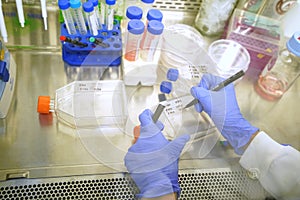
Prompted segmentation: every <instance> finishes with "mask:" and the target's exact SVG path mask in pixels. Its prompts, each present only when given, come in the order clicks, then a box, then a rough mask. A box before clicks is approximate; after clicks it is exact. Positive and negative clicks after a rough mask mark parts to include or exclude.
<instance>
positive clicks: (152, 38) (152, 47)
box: [141, 20, 164, 62]
mask: <svg viewBox="0 0 300 200" xmlns="http://www.w3.org/2000/svg"><path fill="white" fill-rule="evenodd" d="M163 30H164V25H163V24H162V23H161V22H160V21H157V20H151V21H150V22H149V23H148V26H147V31H146V34H145V39H144V43H143V46H141V49H142V51H141V58H142V59H143V60H144V61H147V62H151V61H152V60H153V57H154V54H155V51H156V48H157V45H158V42H159V39H160V36H161V34H162V32H163Z"/></svg>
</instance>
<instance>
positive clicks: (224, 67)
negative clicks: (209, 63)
mask: <svg viewBox="0 0 300 200" xmlns="http://www.w3.org/2000/svg"><path fill="white" fill-rule="evenodd" d="M208 55H209V56H210V57H211V58H212V60H213V61H214V62H215V63H216V64H217V65H216V69H217V70H216V71H217V73H218V75H219V76H221V77H224V78H229V77H230V76H232V75H234V74H235V73H237V72H239V71H240V70H243V71H244V72H246V71H247V69H248V66H249V63H250V54H249V52H248V51H247V49H246V48H245V47H243V46H242V45H240V44H239V43H238V42H235V41H233V40H223V39H222V40H216V41H214V42H213V43H212V44H211V45H210V46H209V48H208Z"/></svg>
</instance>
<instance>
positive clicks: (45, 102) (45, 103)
mask: <svg viewBox="0 0 300 200" xmlns="http://www.w3.org/2000/svg"><path fill="white" fill-rule="evenodd" d="M37 112H38V113H41V114H49V113H50V96H39V98H38V105H37Z"/></svg>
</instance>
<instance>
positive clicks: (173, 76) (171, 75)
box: [167, 68, 179, 81]
mask: <svg viewBox="0 0 300 200" xmlns="http://www.w3.org/2000/svg"><path fill="white" fill-rule="evenodd" d="M178 77H179V71H178V69H174V68H171V69H169V70H168V72H167V79H168V80H170V81H177V79H178Z"/></svg>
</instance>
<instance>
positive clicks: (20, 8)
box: [16, 0, 25, 27]
mask: <svg viewBox="0 0 300 200" xmlns="http://www.w3.org/2000/svg"><path fill="white" fill-rule="evenodd" d="M16 5H17V11H18V18H19V22H20V24H21V27H24V24H25V18H24V12H23V3H22V0H16Z"/></svg>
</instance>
